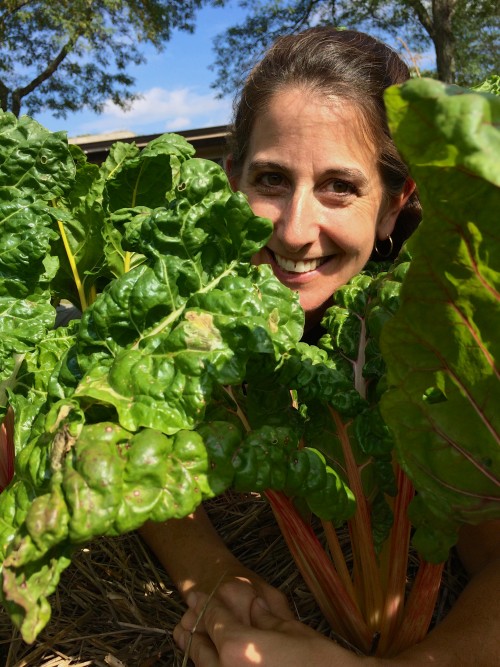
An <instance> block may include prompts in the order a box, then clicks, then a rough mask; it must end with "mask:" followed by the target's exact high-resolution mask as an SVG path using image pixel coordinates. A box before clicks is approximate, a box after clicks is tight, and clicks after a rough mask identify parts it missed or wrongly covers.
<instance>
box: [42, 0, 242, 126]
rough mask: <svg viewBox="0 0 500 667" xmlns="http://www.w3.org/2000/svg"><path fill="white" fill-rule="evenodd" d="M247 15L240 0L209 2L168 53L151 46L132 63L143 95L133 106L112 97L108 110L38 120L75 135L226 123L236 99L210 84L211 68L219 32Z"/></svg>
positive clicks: (137, 90) (179, 34) (212, 79)
mask: <svg viewBox="0 0 500 667" xmlns="http://www.w3.org/2000/svg"><path fill="white" fill-rule="evenodd" d="M243 16H244V14H243V10H242V9H240V8H239V7H237V5H236V3H231V4H230V5H229V6H227V7H225V8H205V9H203V10H201V11H200V12H199V13H198V18H197V20H196V31H195V32H194V33H193V34H189V33H183V32H177V33H175V34H174V37H173V39H172V40H171V41H170V42H168V44H166V47H165V50H164V51H163V52H162V53H157V52H156V50H155V49H152V48H151V49H147V51H146V55H147V63H146V64H145V65H141V66H139V67H133V68H131V69H130V72H131V73H132V75H133V76H134V77H135V79H136V87H135V90H136V92H138V93H140V95H141V99H139V100H137V101H136V102H135V103H134V104H133V105H132V107H131V109H130V110H129V111H128V112H124V111H122V110H121V109H120V108H119V107H116V106H114V105H113V104H111V103H109V104H107V105H106V107H105V110H104V112H103V113H102V114H95V113H92V112H89V111H81V112H78V113H71V114H68V116H67V117H66V118H65V119H64V118H54V117H53V116H52V115H51V114H48V113H40V114H38V115H37V116H36V120H38V121H39V122H40V123H42V125H44V126H45V127H46V128H47V129H49V130H51V131H53V132H54V131H56V130H66V131H67V133H68V136H70V137H75V136H79V135H87V134H100V133H105V132H114V131H119V130H128V131H130V132H133V133H135V134H154V133H162V132H175V131H179V130H189V129H194V128H201V127H210V126H212V125H224V124H226V123H227V122H229V120H230V117H231V103H232V100H231V99H229V98H226V99H222V100H218V99H216V98H215V92H216V91H214V90H213V89H212V88H210V84H211V83H212V82H213V81H214V79H215V72H213V71H211V70H210V69H209V65H211V64H212V63H213V62H214V60H215V54H214V52H213V38H214V37H215V36H216V35H217V34H218V33H220V32H222V31H223V30H224V29H225V28H227V27H229V26H231V25H234V24H236V23H238V22H240V21H241V19H242V17H243Z"/></svg>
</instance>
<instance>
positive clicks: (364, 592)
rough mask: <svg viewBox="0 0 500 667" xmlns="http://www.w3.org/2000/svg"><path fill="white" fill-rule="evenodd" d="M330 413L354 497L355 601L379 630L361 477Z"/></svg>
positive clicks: (378, 592)
mask: <svg viewBox="0 0 500 667" xmlns="http://www.w3.org/2000/svg"><path fill="white" fill-rule="evenodd" d="M328 409H329V410H330V415H331V417H332V419H333V421H334V423H335V426H336V429H337V436H338V438H339V440H340V443H341V445H342V452H343V454H344V461H345V468H346V473H347V480H348V483H349V487H350V489H351V491H352V492H353V494H354V497H355V498H356V513H355V514H354V516H353V518H352V519H350V521H349V529H350V532H351V541H352V544H353V556H354V586H355V589H356V590H357V591H358V594H359V598H360V599H359V602H360V604H361V608H362V610H363V613H364V616H365V618H366V621H367V623H368V627H369V628H370V630H371V632H372V633H374V634H375V633H376V632H378V631H379V624H380V614H381V610H382V609H383V604H384V598H383V594H382V584H381V580H380V571H379V568H378V563H377V556H376V554H375V548H374V545H373V537H372V528H371V519H370V512H369V508H368V503H367V502H366V498H365V496H364V493H363V486H362V483H361V476H360V474H359V469H358V466H357V464H356V461H355V459H354V456H353V453H352V449H351V444H350V441H349V436H348V434H347V429H346V426H345V424H344V423H343V421H342V419H341V418H340V416H339V414H338V413H337V412H336V411H335V410H334V409H333V408H332V407H330V406H329V408H328Z"/></svg>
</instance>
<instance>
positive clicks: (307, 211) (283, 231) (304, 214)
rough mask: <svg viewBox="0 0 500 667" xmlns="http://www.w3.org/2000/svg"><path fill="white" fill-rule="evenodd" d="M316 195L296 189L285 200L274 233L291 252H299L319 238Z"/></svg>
mask: <svg viewBox="0 0 500 667" xmlns="http://www.w3.org/2000/svg"><path fill="white" fill-rule="evenodd" d="M316 204H317V202H316V200H315V197H314V196H313V195H312V194H311V193H308V192H305V191H299V190H296V191H294V192H293V193H292V194H291V195H290V197H289V198H287V199H286V200H285V201H284V202H283V207H282V208H281V210H280V214H279V216H278V219H277V220H276V221H275V227H274V234H275V236H276V238H277V239H279V241H280V243H281V245H282V246H283V247H284V248H285V249H286V250H288V251H289V252H298V251H299V250H301V249H303V248H304V246H307V245H310V244H312V243H314V241H316V240H317V236H318V224H317V220H316V216H317V214H318V211H317V206H316Z"/></svg>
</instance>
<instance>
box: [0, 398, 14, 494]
mask: <svg viewBox="0 0 500 667" xmlns="http://www.w3.org/2000/svg"><path fill="white" fill-rule="evenodd" d="M13 476H14V412H13V411H12V408H8V410H7V413H6V415H5V418H4V420H3V422H2V424H1V425H0V493H1V492H2V491H3V490H4V489H5V488H6V487H7V486H8V485H9V483H10V480H11V479H12V477H13Z"/></svg>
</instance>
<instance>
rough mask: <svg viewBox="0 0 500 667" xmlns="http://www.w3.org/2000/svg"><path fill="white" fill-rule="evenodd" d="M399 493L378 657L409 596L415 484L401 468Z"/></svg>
mask: <svg viewBox="0 0 500 667" xmlns="http://www.w3.org/2000/svg"><path fill="white" fill-rule="evenodd" d="M396 481H397V489H398V494H397V496H396V498H395V501H394V508H393V513H394V523H393V527H392V530H391V537H390V543H389V544H388V545H387V549H386V550H385V551H383V553H382V555H381V560H382V561H383V566H384V567H385V570H386V572H387V588H386V593H385V604H384V609H383V611H382V618H381V622H380V642H379V645H378V647H377V654H378V655H382V656H383V655H385V654H386V652H387V651H388V650H389V647H390V646H391V645H392V642H393V639H394V637H395V636H396V633H397V632H398V630H399V627H400V625H401V622H402V619H403V614H404V606H405V593H406V576H407V570H408V554H409V548H410V535H411V523H410V520H409V518H408V505H409V503H410V501H411V500H412V498H413V496H414V489H413V485H412V483H411V482H410V480H409V479H408V477H407V476H406V475H405V474H404V472H403V471H402V470H401V468H400V467H399V466H397V471H396Z"/></svg>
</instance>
